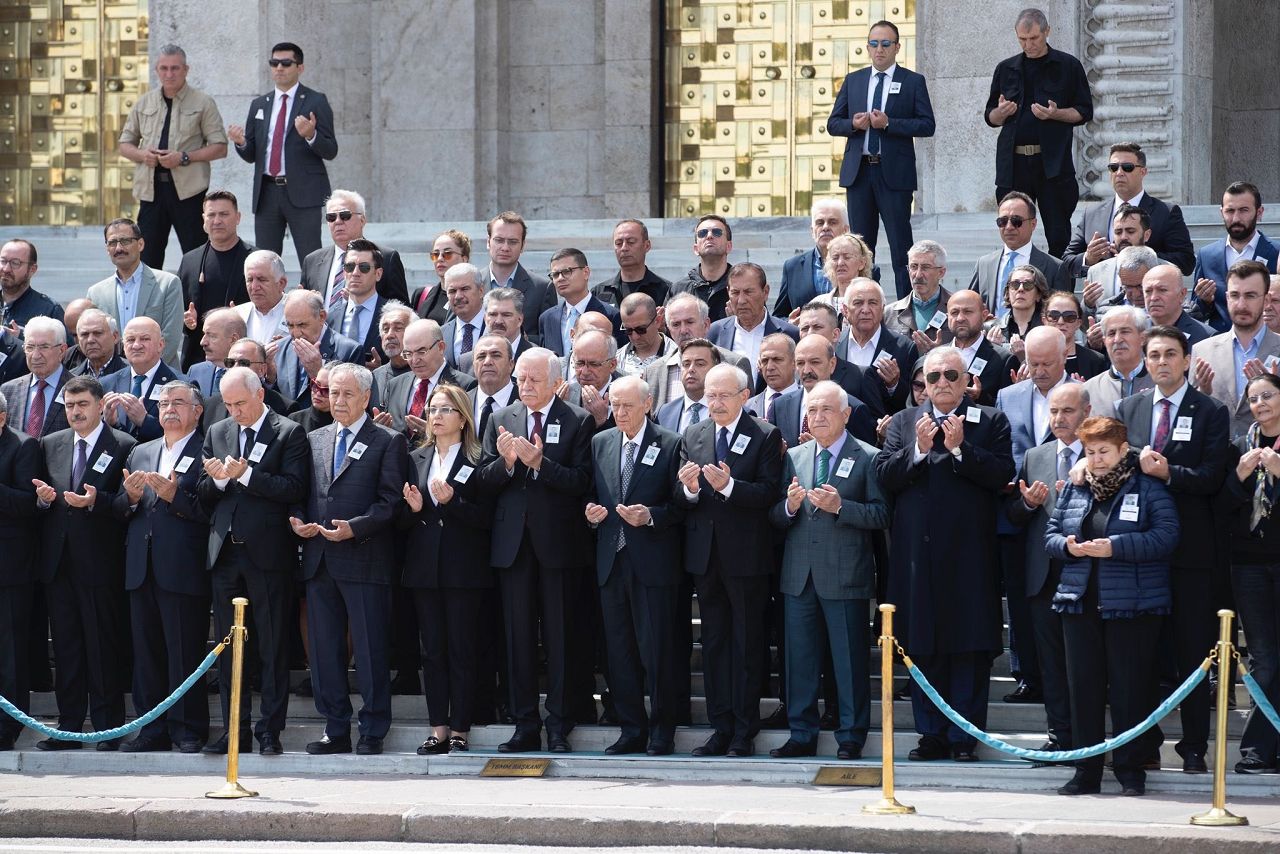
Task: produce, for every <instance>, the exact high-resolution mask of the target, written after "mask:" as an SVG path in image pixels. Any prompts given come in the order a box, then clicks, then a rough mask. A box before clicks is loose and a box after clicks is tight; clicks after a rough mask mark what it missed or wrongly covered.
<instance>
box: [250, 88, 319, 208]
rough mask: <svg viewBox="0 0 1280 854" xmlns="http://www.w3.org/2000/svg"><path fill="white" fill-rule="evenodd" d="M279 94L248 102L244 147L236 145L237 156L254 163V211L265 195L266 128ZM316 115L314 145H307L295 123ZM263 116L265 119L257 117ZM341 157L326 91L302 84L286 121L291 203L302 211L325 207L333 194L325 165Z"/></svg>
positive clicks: (268, 154) (267, 155)
mask: <svg viewBox="0 0 1280 854" xmlns="http://www.w3.org/2000/svg"><path fill="white" fill-rule="evenodd" d="M278 94H279V93H277V92H276V90H275V89H272V90H271V91H270V92H269V93H267V94H266V95H259V96H258V97H257V98H254V99H253V100H252V101H251V102H250V103H249V117H248V118H247V119H245V122H244V145H237V146H235V151H236V154H238V155H240V159H241V160H243V161H244V162H246V163H252V164H253V209H254V210H255V211H256V210H257V209H258V197H259V195H260V194H261V193H262V176H263V174H264V173H265V172H266V170H267V158H268V157H270V155H271V151H270V148H269V146H268V145H267V128H268V126H269V125H270V124H271V105H272V104H273V103H274V101H275V98H276V97H277V95H278ZM311 113H315V115H316V138H315V142H313V143H311V144H309V145H308V144H307V141H306V140H305V139H303V138H302V136H301V135H300V134H299V133H298V131H297V129H296V128H294V126H293V120H294V119H296V118H297V117H298V116H300V115H309V114H311ZM258 116H262V118H258ZM337 156H338V140H337V137H335V136H334V134H333V108H332V107H330V106H329V99H328V98H326V97H325V96H324V93H323V92H317V91H316V90H315V89H310V88H308V87H306V86H303V85H302V84H298V91H297V93H296V97H295V98H294V101H293V103H292V104H289V118H288V119H287V120H286V122H285V137H284V164H285V171H286V173H287V177H288V179H289V182H288V184H287V186H286V187H285V192H286V193H287V195H288V197H289V203H290V204H292V205H293V206H294V207H299V208H316V207H320V206H321V205H323V204H324V200H325V199H327V198H329V194H330V193H331V192H333V188H332V186H331V185H330V184H329V173H328V171H327V170H326V169H325V166H324V162H325V161H326V160H332V159H333V158H335V157H337Z"/></svg>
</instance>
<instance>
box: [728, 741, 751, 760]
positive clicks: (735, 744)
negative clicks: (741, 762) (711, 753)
mask: <svg viewBox="0 0 1280 854" xmlns="http://www.w3.org/2000/svg"><path fill="white" fill-rule="evenodd" d="M724 755H725V756H733V757H736V758H739V759H741V758H744V757H747V756H755V755H756V743H755V742H754V741H752V740H751V739H749V738H735V739H734V740H733V741H731V742H729V749H728V750H726V751H725V754H724Z"/></svg>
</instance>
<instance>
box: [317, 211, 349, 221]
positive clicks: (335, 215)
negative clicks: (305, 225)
mask: <svg viewBox="0 0 1280 854" xmlns="http://www.w3.org/2000/svg"><path fill="white" fill-rule="evenodd" d="M353 216H355V214H353V213H352V212H351V211H329V212H328V213H327V214H325V215H324V221H325V222H336V221H337V220H342V221H343V222H347V221H349V220H350V219H351V218H352V217H353Z"/></svg>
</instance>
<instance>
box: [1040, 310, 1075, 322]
mask: <svg viewBox="0 0 1280 854" xmlns="http://www.w3.org/2000/svg"><path fill="white" fill-rule="evenodd" d="M1045 316H1046V317H1048V318H1049V319H1050V320H1052V321H1054V322H1057V321H1059V320H1061V321H1063V322H1065V323H1075V322H1076V321H1077V320H1079V319H1080V315H1079V314H1077V313H1076V312H1074V311H1050V312H1048V313H1047V314H1046V315H1045Z"/></svg>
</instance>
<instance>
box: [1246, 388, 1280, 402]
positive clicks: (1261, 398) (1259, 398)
mask: <svg viewBox="0 0 1280 854" xmlns="http://www.w3.org/2000/svg"><path fill="white" fill-rule="evenodd" d="M1276 395H1280V391H1261V392H1258V393H1257V394H1251V395H1249V397H1248V398H1247V400H1248V401H1249V402H1250V403H1270V402H1271V399H1272V398H1273V397H1275V396H1276Z"/></svg>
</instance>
